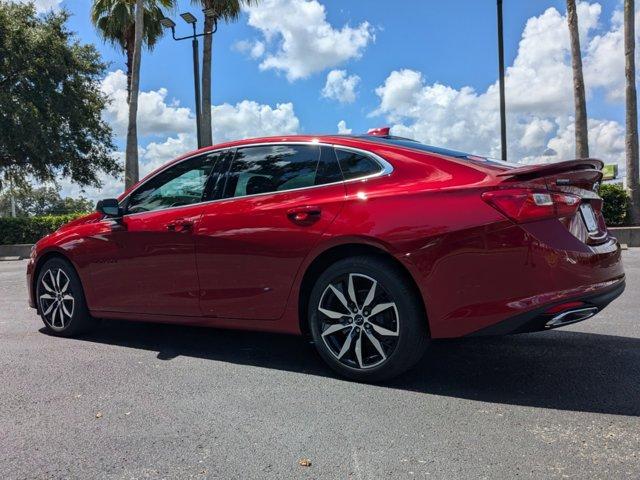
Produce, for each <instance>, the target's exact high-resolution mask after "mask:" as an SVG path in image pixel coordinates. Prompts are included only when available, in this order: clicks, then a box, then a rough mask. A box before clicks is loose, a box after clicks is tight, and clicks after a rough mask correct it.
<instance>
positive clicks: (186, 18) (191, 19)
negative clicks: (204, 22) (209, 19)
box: [180, 12, 198, 23]
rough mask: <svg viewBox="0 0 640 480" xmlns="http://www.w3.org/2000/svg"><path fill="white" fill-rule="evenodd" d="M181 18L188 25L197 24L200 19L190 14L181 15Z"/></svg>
mask: <svg viewBox="0 0 640 480" xmlns="http://www.w3.org/2000/svg"><path fill="white" fill-rule="evenodd" d="M180 16H181V17H182V19H183V20H184V21H185V22H187V23H196V22H197V21H198V19H197V18H196V17H194V16H193V15H192V14H191V13H189V12H185V13H181V14H180Z"/></svg>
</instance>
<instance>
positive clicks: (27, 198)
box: [0, 185, 94, 217]
mask: <svg viewBox="0 0 640 480" xmlns="http://www.w3.org/2000/svg"><path fill="white" fill-rule="evenodd" d="M12 196H13V199H14V201H15V207H16V215H17V216H18V217H27V216H36V215H66V214H70V213H78V212H90V211H91V210H93V209H94V204H93V202H92V201H91V200H87V199H86V198H84V197H80V198H71V197H65V198H62V197H61V196H60V191H59V189H58V188H56V187H52V186H44V187H39V188H32V187H31V186H29V185H26V186H22V187H19V188H16V189H13V190H11V191H10V190H8V189H6V190H4V192H3V193H2V194H0V216H4V217H8V216H9V215H10V214H11V197H12Z"/></svg>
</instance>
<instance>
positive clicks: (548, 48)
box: [40, 0, 624, 189]
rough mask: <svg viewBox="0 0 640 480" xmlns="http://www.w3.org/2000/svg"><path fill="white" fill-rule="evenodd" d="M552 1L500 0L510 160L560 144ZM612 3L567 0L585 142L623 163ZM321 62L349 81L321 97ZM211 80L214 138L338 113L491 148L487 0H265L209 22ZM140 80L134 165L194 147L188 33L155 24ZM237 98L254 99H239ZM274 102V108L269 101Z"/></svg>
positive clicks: (559, 155) (321, 125)
mask: <svg viewBox="0 0 640 480" xmlns="http://www.w3.org/2000/svg"><path fill="white" fill-rule="evenodd" d="M40 2H41V3H47V4H56V3H59V0H40ZM61 6H62V7H64V8H66V9H67V10H69V11H70V12H71V13H72V14H73V16H72V18H71V20H70V28H71V29H72V30H73V31H75V32H77V34H78V36H79V38H80V39H81V41H83V42H88V43H94V44H95V45H96V47H97V48H98V49H99V50H100V52H101V53H102V55H103V57H104V59H105V60H106V61H107V62H109V71H110V72H115V71H117V70H118V69H120V70H124V68H125V62H124V55H123V54H122V52H121V51H118V50H117V49H115V48H113V47H112V46H110V45H108V44H105V43H104V42H103V41H102V40H101V39H100V38H99V37H98V36H97V34H96V31H95V30H94V28H93V26H92V25H91V23H90V20H89V8H90V2H89V1H86V0H82V1H80V0H63V1H62V2H61ZM565 6H566V3H565V1H564V0H557V1H542V0H536V1H521V0H505V6H504V19H505V54H506V63H507V65H508V66H512V67H513V71H512V72H510V73H508V80H507V105H508V109H509V125H510V127H509V141H510V151H511V152H512V153H513V157H512V160H514V161H525V162H533V161H554V160H560V159H565V158H564V157H566V156H570V155H571V154H572V149H573V144H572V141H573V139H572V128H573V127H572V121H573V120H572V115H573V112H572V108H573V107H572V98H571V82H570V76H569V77H568V76H567V72H569V75H570V69H569V65H570V63H569V62H570V60H569V56H568V41H567V38H568V37H567V32H566V19H565V18H564V17H563V16H564V15H565V8H566V7H565ZM322 9H324V10H322ZM550 9H551V10H550ZM187 10H189V11H192V12H194V13H196V15H197V16H198V17H199V18H200V19H201V18H202V15H201V12H200V11H199V9H198V8H197V7H194V6H193V5H192V4H191V2H189V1H184V0H181V1H179V3H178V7H177V9H176V10H175V11H174V12H171V13H170V16H172V17H173V18H174V19H175V20H176V23H177V24H178V33H181V32H185V33H187V32H188V28H187V26H186V25H185V24H184V23H183V22H182V20H181V19H180V18H179V17H178V13H180V12H183V11H187ZM620 11H621V1H620V0H599V1H591V2H581V3H580V7H579V16H580V24H581V29H582V30H583V31H581V35H582V37H583V38H582V46H583V50H584V52H583V55H584V56H585V77H586V82H587V90H588V96H589V101H588V114H589V118H590V119H591V120H590V121H592V122H593V135H592V139H593V141H592V144H593V145H592V152H594V153H595V154H598V155H600V156H603V157H604V156H606V157H608V158H605V160H607V161H613V162H619V163H621V164H622V163H623V158H622V156H621V155H622V150H621V145H622V144H621V143H620V142H621V139H622V138H623V136H624V132H623V126H624V109H623V97H622V93H623V92H622V90H621V86H622V85H623V84H622V83H621V82H622V80H623V78H624V77H623V74H624V72H623V70H622V65H623V52H622V48H621V47H620V39H621V35H620V28H619V26H617V23H616V15H617V18H618V20H617V21H618V22H619V18H620ZM307 14H309V15H310V16H309V17H306V16H304V15H307ZM612 19H613V20H612ZM307 24H309V25H311V26H309V27H308V28H307ZM314 25H315V26H316V27H317V28H315V27H314ZM341 32H342V33H341ZM341 34H344V35H346V36H345V37H341V36H340V35H341ZM285 35H289V36H290V37H291V38H290V42H291V43H290V45H289V47H291V48H292V49H293V50H294V51H295V52H297V53H291V54H289V53H287V51H286V47H287V46H286V45H285V50H283V45H284V43H283V42H285V40H284V39H285ZM325 36H326V38H324V37H325ZM320 37H322V38H320ZM345 39H346V40H345ZM343 40H344V41H343ZM315 41H318V42H324V41H329V42H333V44H332V46H330V47H329V48H328V53H327V52H324V53H326V57H322V55H321V54H320V53H319V52H316V51H314V49H313V48H312V47H309V49H308V51H307V45H310V44H311V43H313V42H315ZM256 42H258V43H260V44H261V46H260V48H259V49H257V50H256V53H262V55H260V56H256V57H255V58H253V57H252V56H251V52H250V49H251V48H252V47H253V46H255V45H256ZM243 45H244V47H245V48H244V49H243V48H242V46H243ZM331 48H333V49H334V50H335V51H333V50H331ZM350 49H351V50H350ZM283 52H284V53H283ZM345 52H346V53H345ZM272 57H273V58H275V60H274V62H275V63H276V64H277V66H276V67H274V66H273V62H272V63H271V65H272V66H271V67H270V68H269V67H266V66H265V65H266V64H269V62H270V60H269V59H270V58H272ZM618 57H619V58H618ZM273 58H272V59H273ZM261 65H262V67H263V68H261ZM296 69H297V70H296ZM333 70H338V71H344V72H343V73H342V75H343V77H340V76H339V73H337V74H335V75H337V76H338V80H345V79H351V80H353V81H354V82H355V83H354V85H355V89H353V91H350V92H349V91H345V90H344V88H346V87H348V85H347V84H345V83H343V82H338V83H337V84H336V85H334V86H335V87H336V88H337V90H334V93H335V94H334V95H333V97H332V98H327V97H326V95H325V96H323V93H322V92H323V89H324V88H325V84H326V83H327V78H328V75H329V72H331V71H333ZM356 76H357V77H358V78H357V79H356V78H355V77H356ZM213 78H214V80H213V82H214V88H213V104H214V105H221V104H228V105H227V106H226V107H225V108H224V109H221V110H220V111H218V112H217V111H216V109H215V107H214V119H213V121H214V135H215V136H216V138H217V139H218V140H224V139H228V138H235V137H236V136H244V135H260V134H264V133H276V131H277V129H278V128H280V129H284V130H288V132H283V133H294V132H297V133H335V132H337V130H338V126H337V125H338V122H340V121H343V122H344V125H345V126H346V127H348V128H349V129H352V130H353V132H354V133H358V132H364V131H366V130H367V129H368V128H371V127H374V126H381V125H391V126H393V129H394V130H393V131H394V132H395V133H398V134H403V135H409V136H413V137H415V138H417V139H419V140H422V141H425V142H429V143H435V144H439V145H442V146H448V147H454V148H460V149H466V150H471V151H473V152H474V153H480V154H489V155H494V156H497V155H498V146H499V144H498V143H497V142H498V141H499V133H498V129H497V118H498V117H497V96H496V92H495V82H496V79H497V50H496V6H495V1H494V0H459V1H457V2H442V1H432V0H423V1H419V0H406V1H402V2H395V3H392V2H388V1H378V0H348V1H344V0H342V1H340V0H264V1H263V2H262V7H258V8H255V9H252V10H250V11H248V12H244V13H243V15H242V16H241V18H240V19H239V21H238V22H236V23H234V24H230V25H227V24H223V25H221V26H220V28H219V31H218V33H217V34H216V35H215V39H214V73H213ZM110 79H111V84H113V85H112V86H111V87H109V88H111V90H109V91H110V92H111V94H113V92H114V91H115V90H117V86H114V85H116V84H118V85H120V87H121V86H122V81H121V79H120V80H119V81H120V83H118V82H117V81H116V80H118V78H116V76H113V74H112V76H111V77H110ZM347 90H348V89H347ZM141 91H142V92H147V93H148V94H149V98H147V99H145V98H142V97H141V103H143V104H144V103H145V102H147V103H149V104H150V103H151V102H152V100H153V101H154V102H156V104H155V107H154V108H156V109H155V110H154V108H151V107H150V112H151V113H150V115H152V116H155V118H150V119H146V120H145V119H144V118H142V119H141V120H142V123H143V125H144V124H145V122H147V121H148V124H147V125H148V126H147V127H143V132H141V133H142V135H141V137H142V139H141V147H142V155H141V162H142V170H143V171H147V170H148V169H150V168H151V167H153V166H157V165H159V164H161V163H162V162H164V161H166V160H169V159H170V157H171V156H172V155H174V154H178V153H179V152H180V149H188V148H191V147H192V146H193V137H192V130H193V122H192V120H193V113H192V112H193V110H194V109H193V106H194V101H193V77H192V61H191V46H190V44H189V42H187V41H183V42H175V41H173V40H172V39H171V38H170V36H166V37H165V38H163V39H162V40H161V41H160V42H159V43H158V44H157V45H156V47H155V49H154V50H153V51H151V52H145V54H144V57H143V61H142V79H141ZM154 92H155V94H154ZM341 93H342V95H341ZM114 95H116V94H114ZM154 95H155V96H154ZM114 98H115V97H114ZM243 101H251V102H255V103H252V104H244V107H245V108H240V107H239V106H238V105H239V104H240V103H241V102H243ZM114 104H115V106H114V107H113V108H112V111H111V112H109V114H108V115H107V118H108V120H109V121H110V122H112V123H113V124H114V128H115V130H116V133H118V132H119V131H121V130H122V129H121V126H122V125H120V124H119V123H118V120H117V119H116V117H118V116H119V115H120V113H121V112H118V111H117V109H118V108H120V109H122V108H123V105H122V104H121V103H120V104H118V102H117V101H116V102H115V103H114ZM283 104H284V105H287V107H286V108H285V107H282V108H280V107H279V105H283ZM181 107H184V108H181ZM157 108H160V109H161V113H162V115H161V114H159V113H158V110H157ZM185 109H188V110H185ZM154 112H155V113H154ZM216 112H217V114H216ZM141 115H144V113H142V114H141ZM161 116H162V118H163V119H164V120H162V121H160V120H159V119H160V117H161ZM120 118H123V117H121V116H120ZM189 119H191V120H189ZM269 122H272V123H271V124H270V123H269ZM120 123H121V122H120ZM119 128H120V129H119ZM216 128H217V129H218V130H216ZM591 128H592V124H591V123H590V130H591ZM590 133H591V132H590ZM590 141H591V139H590ZM118 144H119V145H122V137H121V136H119V137H118ZM109 183H112V182H111V181H109ZM113 188H114V189H115V188H117V184H113Z"/></svg>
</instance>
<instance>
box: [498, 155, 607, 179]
mask: <svg viewBox="0 0 640 480" xmlns="http://www.w3.org/2000/svg"><path fill="white" fill-rule="evenodd" d="M603 167H604V162H603V161H602V160H598V159H596V158H583V159H581V160H567V161H565V162H556V163H543V164H537V165H526V166H524V167H517V168H510V169H509V170H505V171H504V172H501V173H499V174H498V176H499V177H543V176H546V175H553V174H555V173H564V172H575V171H580V170H586V171H594V170H595V171H601V170H602V169H603Z"/></svg>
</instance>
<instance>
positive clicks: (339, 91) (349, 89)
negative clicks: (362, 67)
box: [322, 70, 360, 103]
mask: <svg viewBox="0 0 640 480" xmlns="http://www.w3.org/2000/svg"><path fill="white" fill-rule="evenodd" d="M358 83H360V77H359V76H358V75H347V72H346V71H345V70H331V71H330V72H329V73H328V74H327V82H326V83H325V85H324V88H323V89H322V96H323V97H325V98H330V99H332V100H337V101H338V102H340V103H353V102H355V100H356V87H357V86H358Z"/></svg>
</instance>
